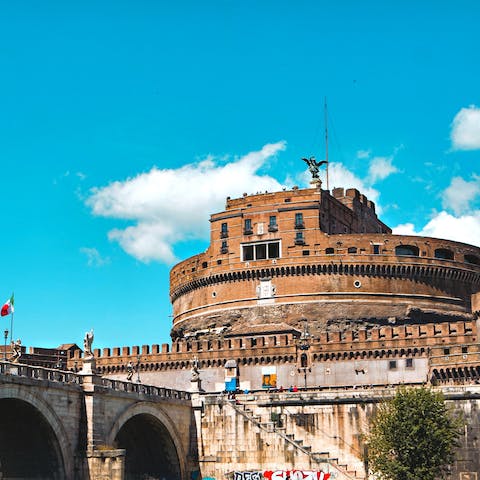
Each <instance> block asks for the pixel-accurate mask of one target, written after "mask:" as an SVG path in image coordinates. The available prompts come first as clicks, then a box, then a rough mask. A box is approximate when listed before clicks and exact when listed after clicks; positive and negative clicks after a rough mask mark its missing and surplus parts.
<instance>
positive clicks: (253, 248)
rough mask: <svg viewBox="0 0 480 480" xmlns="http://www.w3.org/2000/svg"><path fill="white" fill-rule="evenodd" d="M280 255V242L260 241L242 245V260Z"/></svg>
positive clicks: (247, 260) (263, 258) (265, 258)
mask: <svg viewBox="0 0 480 480" xmlns="http://www.w3.org/2000/svg"><path fill="white" fill-rule="evenodd" d="M279 257H280V242H279V241H276V242H262V243H253V244H248V245H242V261H243V262H249V261H250V260H268V259H271V258H279Z"/></svg>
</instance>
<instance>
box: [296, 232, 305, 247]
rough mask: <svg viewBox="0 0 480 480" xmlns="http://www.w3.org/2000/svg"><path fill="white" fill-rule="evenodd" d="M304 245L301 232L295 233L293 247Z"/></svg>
mask: <svg viewBox="0 0 480 480" xmlns="http://www.w3.org/2000/svg"><path fill="white" fill-rule="evenodd" d="M304 243H305V239H304V238H303V232H297V233H296V235H295V245H303V244H304Z"/></svg>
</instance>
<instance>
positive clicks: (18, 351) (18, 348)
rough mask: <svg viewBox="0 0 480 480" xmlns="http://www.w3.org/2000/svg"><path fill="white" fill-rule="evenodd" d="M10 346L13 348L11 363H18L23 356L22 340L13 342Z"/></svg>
mask: <svg viewBox="0 0 480 480" xmlns="http://www.w3.org/2000/svg"><path fill="white" fill-rule="evenodd" d="M10 345H11V347H12V356H11V358H10V361H12V362H18V359H19V358H20V357H21V356H22V341H21V340H20V339H18V340H17V341H15V340H12V343H11V344H10Z"/></svg>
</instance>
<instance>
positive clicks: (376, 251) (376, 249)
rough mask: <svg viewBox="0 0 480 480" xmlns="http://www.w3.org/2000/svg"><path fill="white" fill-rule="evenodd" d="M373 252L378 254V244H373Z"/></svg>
mask: <svg viewBox="0 0 480 480" xmlns="http://www.w3.org/2000/svg"><path fill="white" fill-rule="evenodd" d="M373 253H374V255H378V254H379V253H380V245H374V246H373Z"/></svg>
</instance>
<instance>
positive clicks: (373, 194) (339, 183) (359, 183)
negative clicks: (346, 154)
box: [328, 162, 380, 203]
mask: <svg viewBox="0 0 480 480" xmlns="http://www.w3.org/2000/svg"><path fill="white" fill-rule="evenodd" d="M328 176H329V183H330V189H332V188H335V187H347V188H356V189H358V190H360V192H362V193H363V194H364V195H366V196H367V197H368V199H369V200H372V201H373V202H375V203H376V202H377V201H378V198H379V196H380V193H379V191H378V190H375V189H374V188H372V187H370V186H368V181H366V180H362V179H361V178H360V177H357V176H356V175H355V174H354V173H353V172H351V171H350V170H348V169H347V168H346V167H345V166H344V165H343V164H342V163H337V162H335V163H330V165H329V170H328Z"/></svg>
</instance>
